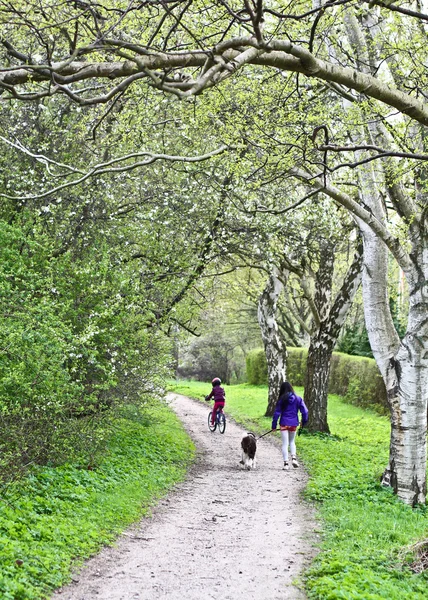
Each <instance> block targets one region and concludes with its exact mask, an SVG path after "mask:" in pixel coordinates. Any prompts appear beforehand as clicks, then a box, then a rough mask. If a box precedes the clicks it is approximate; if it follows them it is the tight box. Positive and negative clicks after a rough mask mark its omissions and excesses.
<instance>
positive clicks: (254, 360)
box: [246, 348, 268, 385]
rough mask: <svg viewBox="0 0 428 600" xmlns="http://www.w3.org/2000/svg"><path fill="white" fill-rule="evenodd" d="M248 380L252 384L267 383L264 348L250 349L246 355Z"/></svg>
mask: <svg viewBox="0 0 428 600" xmlns="http://www.w3.org/2000/svg"><path fill="white" fill-rule="evenodd" d="M246 365H247V381H248V383H250V384H251V385H267V382H268V375H267V362H266V354H265V351H264V350H263V348H256V349H254V350H250V352H248V354H247V357H246Z"/></svg>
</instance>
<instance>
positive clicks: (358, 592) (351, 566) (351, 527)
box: [171, 382, 428, 600]
mask: <svg viewBox="0 0 428 600" xmlns="http://www.w3.org/2000/svg"><path fill="white" fill-rule="evenodd" d="M171 385H172V386H173V389H174V390H175V391H177V392H179V393H183V394H186V395H190V396H193V397H196V398H198V397H199V398H200V396H201V395H202V394H203V385H202V384H200V383H196V382H182V383H178V384H171ZM298 392H299V393H300V394H302V393H303V391H302V390H301V389H298ZM226 398H227V401H226V412H227V414H229V415H231V416H232V417H233V418H234V419H235V420H236V421H238V422H240V423H242V424H244V425H245V426H246V427H251V428H252V430H253V431H257V432H259V433H262V432H264V431H267V430H268V429H269V428H270V419H269V418H266V417H264V416H263V415H264V412H265V409H266V404H267V388H266V387H265V386H259V387H254V386H250V385H248V384H245V385H239V386H231V387H228V388H227V391H226ZM329 424H330V427H331V431H332V435H319V434H314V435H310V434H304V435H301V436H300V437H299V438H298V441H297V446H298V452H299V454H300V455H301V456H302V458H303V460H304V462H305V466H306V467H307V469H308V471H309V475H310V480H309V484H308V486H307V489H306V497H307V498H308V499H309V500H311V501H313V502H315V503H316V506H317V507H318V518H319V520H320V522H321V523H320V527H321V534H322V541H321V546H320V552H319V554H318V556H317V557H316V559H315V560H314V562H313V564H312V566H311V567H310V568H309V570H308V571H307V572H306V590H307V592H308V596H309V598H313V599H314V600H315V599H329V600H339V599H342V598H348V599H350V600H366V599H371V600H380V599H381V598H385V599H391V600H401V599H403V598H405V599H408V600H413V599H415V600H423V599H424V598H425V597H426V585H427V579H426V573H425V574H424V573H420V574H415V573H413V572H412V571H411V570H410V569H409V568H408V567H407V566H406V565H407V564H408V561H407V560H406V561H405V563H404V565H403V559H402V556H403V549H407V547H408V546H409V544H411V543H413V542H415V541H416V540H418V539H424V538H426V537H427V535H428V512H427V510H426V507H421V508H419V509H412V508H411V507H409V506H407V505H405V504H403V503H401V502H400V501H399V500H398V499H397V498H396V497H395V496H394V495H393V494H392V492H391V491H390V490H389V489H386V488H383V487H381V485H380V476H381V474H382V472H383V469H384V467H385V465H386V464H387V461H388V447H389V423H388V420H387V419H386V418H385V417H381V416H379V415H377V414H376V413H374V412H371V411H369V410H367V411H366V410H363V409H361V408H358V407H354V406H350V405H349V404H346V403H345V402H343V401H342V400H341V399H340V398H338V397H337V396H334V395H331V396H329ZM409 562H410V558H409Z"/></svg>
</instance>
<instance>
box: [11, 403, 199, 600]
mask: <svg viewBox="0 0 428 600" xmlns="http://www.w3.org/2000/svg"><path fill="white" fill-rule="evenodd" d="M193 455H194V447H193V444H192V443H191V441H190V439H189V438H188V436H187V434H186V433H185V432H184V431H183V429H182V428H181V426H180V424H179V423H178V421H177V419H176V417H175V415H174V414H173V413H171V411H170V410H168V409H167V408H166V407H164V406H157V407H155V408H153V409H152V410H151V411H150V412H148V413H145V418H144V420H140V421H139V422H137V421H135V422H130V421H122V422H120V423H118V424H117V430H116V432H115V434H114V436H113V437H112V438H111V440H110V444H109V452H108V455H107V456H106V457H105V459H104V460H103V462H102V464H100V465H99V466H98V467H97V468H96V469H94V470H87V469H79V468H77V467H75V466H73V465H67V466H63V467H60V468H46V467H45V468H37V469H35V470H34V471H33V472H32V474H31V475H30V476H29V477H27V478H26V479H25V480H24V481H22V482H20V483H19V484H16V485H15V486H9V487H8V489H7V491H6V492H5V493H3V494H2V497H1V498H0V500H1V501H0V598H1V599H2V600H36V599H37V600H39V599H40V598H46V597H49V594H50V592H51V591H52V589H53V588H56V587H58V586H60V585H62V584H63V583H64V582H66V581H67V580H68V579H69V577H70V572H71V568H72V566H73V564H76V562H79V561H81V560H83V559H84V558H86V557H88V556H90V555H91V554H94V553H95V552H96V551H97V550H99V548H100V547H101V546H102V545H103V544H106V543H109V542H111V541H112V540H113V539H114V538H115V537H116V536H117V534H118V533H120V532H121V531H123V529H124V528H125V527H126V526H128V525H129V524H130V523H132V522H134V521H136V520H137V519H138V518H139V517H141V516H143V515H146V514H148V513H149V512H150V506H152V505H153V503H154V501H155V500H156V499H158V498H159V497H160V496H161V495H163V494H164V493H165V492H166V491H167V490H168V489H170V488H171V486H172V485H173V484H174V483H176V482H177V481H179V480H181V479H182V478H183V477H184V474H185V472H186V467H187V466H188V463H189V461H190V460H191V459H192V457H193Z"/></svg>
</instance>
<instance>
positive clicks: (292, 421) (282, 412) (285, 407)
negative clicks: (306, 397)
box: [272, 393, 308, 429]
mask: <svg viewBox="0 0 428 600" xmlns="http://www.w3.org/2000/svg"><path fill="white" fill-rule="evenodd" d="M299 411H300V413H301V415H302V425H305V423H306V422H307V420H308V409H307V408H306V404H305V403H304V402H303V399H302V398H301V397H300V396H298V395H297V394H292V393H288V394H284V396H281V398H280V399H279V400H278V402H277V403H276V407H275V412H274V413H273V418H272V429H276V424H277V422H278V419H279V424H280V426H281V425H282V426H284V425H288V426H289V427H297V426H298V425H299V415H298V413H299Z"/></svg>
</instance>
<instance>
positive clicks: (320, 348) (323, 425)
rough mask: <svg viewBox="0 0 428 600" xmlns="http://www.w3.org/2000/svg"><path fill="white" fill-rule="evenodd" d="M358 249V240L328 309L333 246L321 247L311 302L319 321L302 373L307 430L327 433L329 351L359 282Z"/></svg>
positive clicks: (331, 349)
mask: <svg viewBox="0 0 428 600" xmlns="http://www.w3.org/2000/svg"><path fill="white" fill-rule="evenodd" d="M362 251H363V248H362V244H361V243H359V244H358V247H357V249H356V251H355V255H354V259H353V262H352V264H351V266H350V267H349V269H348V272H347V273H346V276H345V278H344V280H343V284H342V287H341V289H340V291H339V293H338V294H337V296H336V299H335V302H334V304H333V306H332V307H331V309H330V310H328V309H329V290H331V279H332V275H333V267H334V248H333V247H332V248H330V249H329V248H324V249H323V252H322V257H321V260H320V267H319V270H318V273H317V293H316V295H315V303H316V306H317V309H318V314H319V315H320V317H321V318H322V321H321V323H320V324H319V327H318V329H317V331H316V333H315V334H314V335H312V336H311V341H310V345H309V350H308V359H307V363H306V376H305V395H304V400H305V404H306V406H307V407H308V410H309V421H308V428H309V431H313V432H315V431H320V432H324V433H330V429H329V426H328V422H327V401H328V379H329V375H330V365H331V355H332V353H333V350H334V347H335V345H336V342H337V338H338V336H339V333H340V330H341V328H342V326H343V323H344V321H345V319H346V315H347V313H348V310H349V309H350V307H351V306H352V302H353V299H354V297H355V293H356V291H357V289H358V287H359V285H360V283H361V266H362V260H363V257H362ZM323 290H324V291H323Z"/></svg>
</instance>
